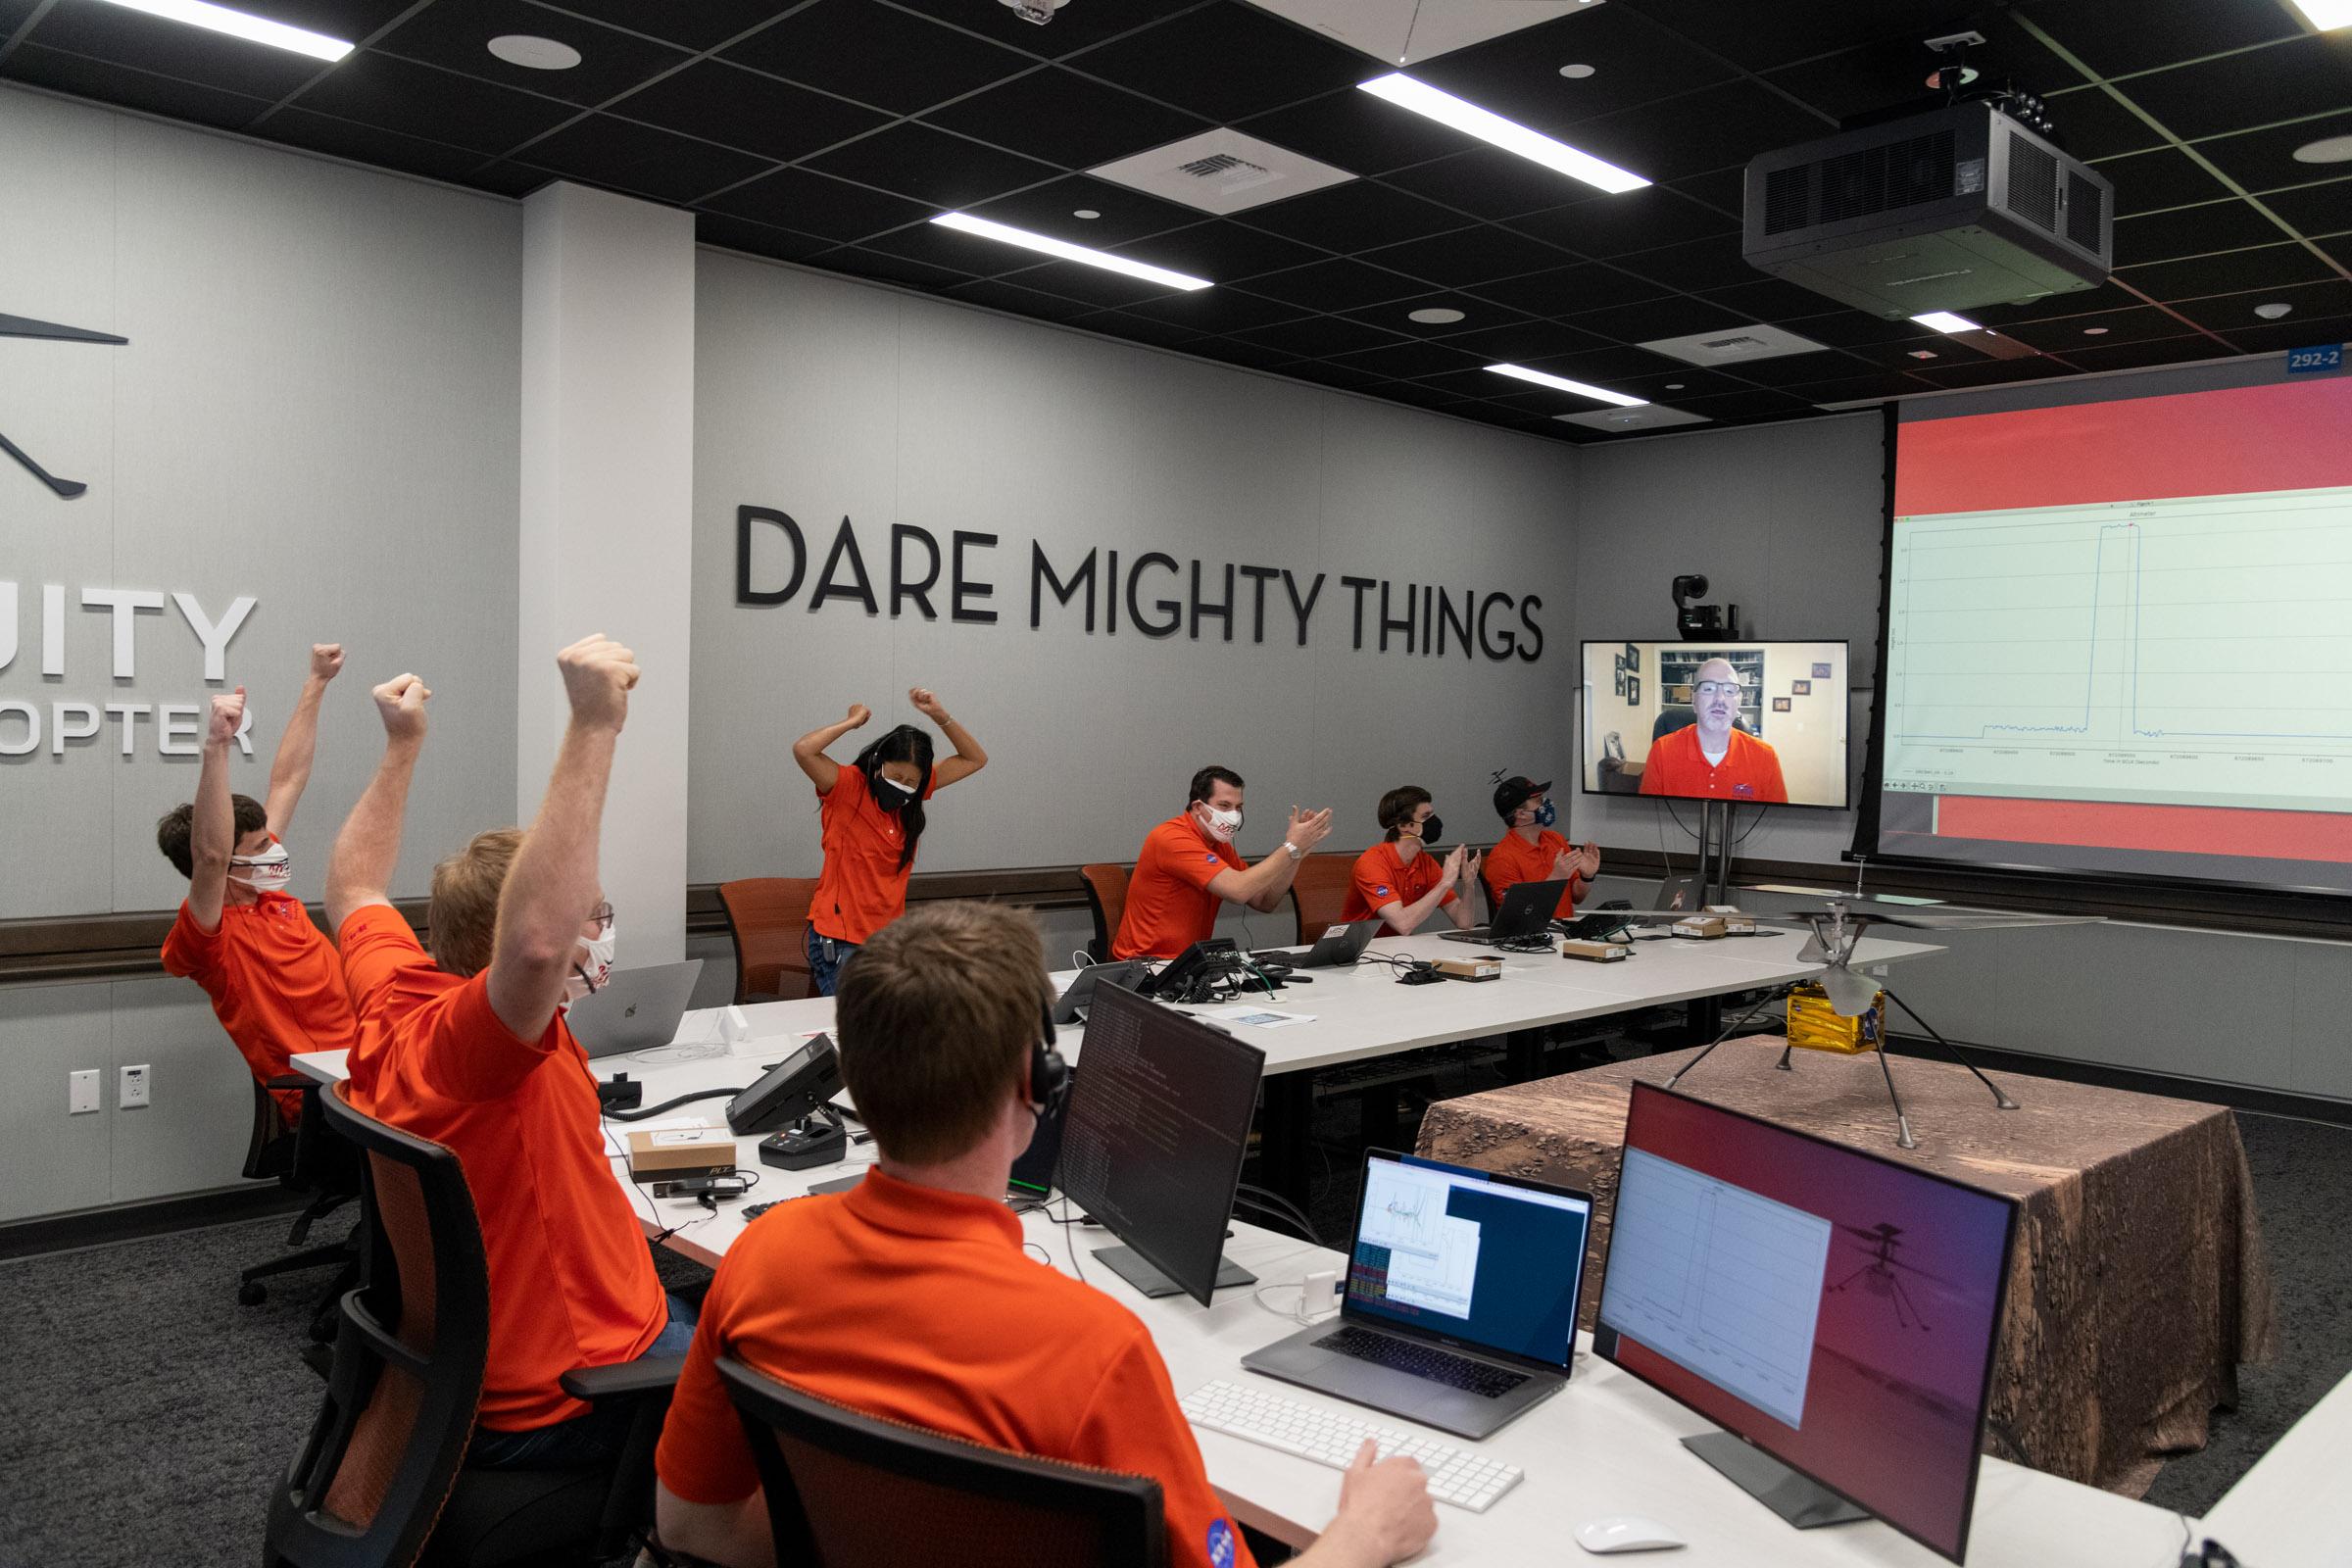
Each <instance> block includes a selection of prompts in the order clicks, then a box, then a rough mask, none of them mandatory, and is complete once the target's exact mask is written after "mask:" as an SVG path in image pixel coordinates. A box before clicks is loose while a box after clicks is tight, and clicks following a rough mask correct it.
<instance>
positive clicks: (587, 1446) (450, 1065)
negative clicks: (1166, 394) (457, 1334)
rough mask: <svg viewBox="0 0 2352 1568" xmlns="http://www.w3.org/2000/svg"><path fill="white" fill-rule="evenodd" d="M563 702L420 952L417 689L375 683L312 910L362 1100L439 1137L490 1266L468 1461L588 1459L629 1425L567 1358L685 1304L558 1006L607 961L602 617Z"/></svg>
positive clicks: (442, 885)
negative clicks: (358, 780) (346, 999)
mask: <svg viewBox="0 0 2352 1568" xmlns="http://www.w3.org/2000/svg"><path fill="white" fill-rule="evenodd" d="M557 663H558V665H559V666H560V667H561V668H562V670H563V673H564V692H565V695H566V696H567V697H568V699H569V701H570V706H571V721H570V723H569V724H568V725H567V726H566V727H565V729H564V740H563V744H562V747H561V749H560V750H559V751H558V752H557V754H556V767H555V774H554V776H553V777H552V778H551V779H550V780H549V781H548V786H547V795H546V798H545V799H544V800H543V801H542V802H541V803H540V807H539V816H538V819H537V820H536V821H534V822H533V823H532V824H531V827H530V831H529V832H527V833H524V832H520V831H517V830H515V829H513V828H504V829H499V830H496V831H493V832H489V833H481V834H476V835H475V836H474V838H473V839H472V841H471V842H470V843H468V844H467V845H466V848H465V849H463V850H461V851H460V852H459V853H457V854H456V855H453V856H451V857H450V858H448V859H445V860H443V861H442V862H441V863H440V864H438V865H436V866H435V867H433V888H432V902H431V905H430V906H429V907H428V908H427V911H426V916H425V918H426V924H427V929H428V930H430V932H431V933H432V941H433V946H432V953H431V956H427V955H426V954H425V951H424V950H423V949H422V948H421V947H419V946H418V945H417V937H416V934H415V933H414V932H413V931H411V930H410V929H409V923H408V921H407V920H405V919H403V918H402V917H401V915H400V913H399V912H398V911H397V910H395V909H394V908H393V907H392V902H391V899H390V897H389V894H388V892H387V888H388V886H389V884H390V881H391V877H392V871H393V867H394V866H395V865H397V864H398V863H399V860H400V838H401V821H402V818H403V816H404V815H405V814H406V812H407V807H408V795H409V781H410V779H411V777H412V776H413V775H414V773H415V772H416V767H417V753H418V751H419V750H420V749H421V747H422V745H423V742H424V725H425V719H424V705H425V700H426V699H427V698H428V697H430V696H431V695H432V694H431V693H430V692H428V691H427V690H426V689H425V687H424V683H423V682H421V681H419V680H418V679H417V677H416V676H414V675H401V676H398V677H397V678H395V679H393V680H389V681H386V682H385V683H384V684H383V685H381V686H378V687H376V688H375V692H374V696H375V705H376V710H377V712H378V713H379V714H380V715H381V717H382V718H383V721H384V736H385V741H384V757H383V760H382V761H381V762H380V763H379V764H378V765H377V767H376V771H375V777H374V778H373V779H371V780H370V781H369V782H368V788H367V790H366V792H365V793H363V794H362V795H361V797H360V801H359V804H358V805H357V806H355V807H353V808H352V812H351V816H350V819H349V820H348V821H346V822H345V823H344V824H343V831H342V833H341V834H340V835H339V836H338V837H337V838H336V840H335V852H334V858H333V859H332V861H331V862H330V863H329V864H328V866H327V884H326V904H327V913H328V915H329V916H330V917H331V918H332V919H333V920H334V921H335V922H336V930H337V931H338V933H339V935H340V939H341V943H342V948H343V971H344V978H345V980H346V982H347V983H348V984H349V986H350V988H351V998H352V1004H353V1005H354V1007H355V1008H356V1009H357V1011H358V1013H359V1018H360V1043H359V1045H358V1047H357V1048H356V1049H355V1050H354V1051H353V1052H352V1054H351V1067H350V1070H351V1082H350V1095H351V1099H352V1103H353V1104H355V1105H357V1106H358V1107H359V1108H360V1109H362V1110H364V1111H366V1112H368V1114H369V1115H371V1116H375V1117H377V1118H379V1119H380V1120H382V1121H385V1122H388V1123H390V1124H391V1125H393V1126H395V1127H399V1128H401V1129H403V1130H405V1131H407V1132H410V1133H414V1134H416V1135H417V1137H420V1138H427V1139H430V1140H432V1141H433V1142H434V1143H437V1144H441V1145H444V1146H446V1147H447V1148H449V1149H451V1150H453V1151H454V1152H456V1153H457V1156H458V1163H459V1165H460V1167H461V1168H462V1169H463V1171H464V1172H465V1176H466V1187H467V1188H468V1189H469V1190H470V1191H471V1192H472V1194H473V1202H474V1209H475V1211H476V1212H477V1213H478V1214H479V1215H480V1218H481V1225H482V1247H483V1250H484V1251H485V1252H486V1253H487V1254H488V1259H489V1265H490V1353H489V1359H488V1362H487V1364H486V1365H485V1366H484V1368H483V1371H482V1398H481V1405H480V1408H479V1413H478V1416H477V1418H476V1426H475V1431H474V1437H473V1444H472V1446H471V1448H470V1449H469V1450H468V1453H467V1460H468V1462H469V1463H472V1464H476V1465H485V1466H491V1467H512V1468H517V1469H560V1468H564V1467H565V1466H571V1465H586V1464H593V1463H595V1462H597V1461H599V1460H601V1459H603V1458H605V1457H607V1456H609V1455H610V1454H612V1453H613V1452H614V1451H615V1450H616V1449H617V1447H618V1445H619V1443H620V1442H621V1440H622V1439H623V1438H624V1437H625V1436H626V1420H627V1416H626V1413H625V1412H620V1411H609V1412H605V1413H600V1414H595V1415H592V1414H590V1413H589V1411H588V1406H587V1405H585V1404H583V1403H581V1402H580V1401H579V1400H577V1399H573V1398H571V1397H568V1396H567V1395H565V1394H564V1391H563V1389H562V1388H561V1387H560V1386H559V1380H560V1379H561V1378H562V1377H563V1375H564V1373H565V1372H568V1371H570V1370H571V1369H572V1368H573V1367H577V1366H609V1365H612V1364H613V1363H614V1362H619V1361H627V1360H632V1359H634V1358H636V1357H638V1356H641V1355H649V1354H654V1355H675V1354H678V1353H680V1352H682V1351H683V1350H684V1348H685V1346H686V1341H687V1330H688V1326H689V1325H690V1324H691V1322H692V1320H693V1312H692V1310H691V1309H690V1308H687V1307H686V1306H685V1305H684V1304H683V1303H680V1302H676V1301H672V1300H668V1299H664V1297H663V1296H662V1286H661V1282H660V1281H659V1280H658V1279H657V1278H656V1277H655V1274H654V1265H653V1258H652V1256H651V1255H650V1253H649V1252H648V1250H647V1249H646V1244H645V1238H644V1237H643V1235H642V1234H640V1233H639V1231H638V1229H637V1221H636V1216H635V1215H634V1214H633V1213H632V1212H631V1211H630V1208H629V1201H628V1200H627V1198H625V1197H624V1196H622V1193H621V1189H620V1186H619V1184H618V1183H616V1182H615V1181H613V1169H612V1166H611V1165H610V1164H609V1163H608V1162H607V1160H606V1157H605V1145H604V1131H603V1127H602V1112H601V1109H600V1107H599V1106H598V1104H597V1098H596V1079H595V1075H594V1073H593V1071H592V1070H591V1069H590V1067H589V1064H588V1057H587V1054H586V1053H584V1052H583V1051H581V1050H580V1047H579V1043H578V1042H577V1041H575V1040H573V1039H572V1037H571V1032H570V1031H569V1030H567V1029H566V1028H564V1019H563V1016H562V1013H561V1011H560V1008H561V1006H562V1005H563V1004H564V1002H565V1001H566V1000H567V999H568V998H570V997H574V996H578V995H584V994H586V993H587V992H589V991H593V990H595V989H597V988H598V987H600V986H602V985H603V984H604V981H605V978H606V976H607V975H609V974H610V973H611V971H612V966H613V909H612V906H610V905H608V904H606V903H605V902H604V899H603V894H602V892H601V891H600V882H599V879H598V875H597V834H598V830H599V827H600V825H601V823H602V820H603V817H604V809H605V788H606V784H607V783H608V781H609V780H610V779H611V777H612V773H613V746H614V743H615V742H616V741H617V740H618V739H619V737H620V728H621V724H622V722H623V721H624V720H625V719H626V718H627V716H628V692H629V688H630V687H632V686H634V685H636V684H637V673H638V672H637V664H636V661H635V660H634V658H633V657H632V656H631V655H630V653H629V651H628V650H627V649H626V648H623V647H621V646H620V645H619V644H618V643H615V642H612V641H610V640H608V639H606V638H605V637H603V636H601V635H599V636H593V637H586V638H583V639H581V640H580V641H579V642H576V643H574V644H572V645H571V646H570V647H569V648H566V649H564V652H563V653H562V654H561V655H559V656H558V658H557Z"/></svg>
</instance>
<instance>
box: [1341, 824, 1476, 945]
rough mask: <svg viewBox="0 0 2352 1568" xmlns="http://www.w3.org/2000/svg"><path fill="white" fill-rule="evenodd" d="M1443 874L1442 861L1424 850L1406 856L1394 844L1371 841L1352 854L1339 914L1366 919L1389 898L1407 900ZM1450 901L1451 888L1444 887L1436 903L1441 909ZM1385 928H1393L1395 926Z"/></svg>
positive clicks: (1403, 933) (1433, 884)
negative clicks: (1345, 899)
mask: <svg viewBox="0 0 2352 1568" xmlns="http://www.w3.org/2000/svg"><path fill="white" fill-rule="evenodd" d="M1445 874H1446V867H1445V865H1444V863H1443V862H1442V861H1440V860H1439V859H1438V858H1437V857H1436V856H1434V855H1432V854H1430V853H1429V852H1428V851H1427V850H1423V851H1422V852H1421V853H1420V854H1418V855H1416V856H1414V857H1413V858H1411V859H1410V860H1406V859H1405V858H1402V857H1401V856H1399V855H1398V854H1397V846H1396V845H1395V844H1392V843H1388V842H1386V841H1384V842H1382V843H1379V844H1375V845H1373V846H1372V847H1371V848H1370V849H1368V850H1366V851H1365V852H1364V853H1363V854H1361V855H1359V856H1357V857H1356V858H1355V870H1354V873H1353V874H1352V875H1351V876H1350V877H1349V879H1348V907H1346V908H1344V909H1342V910H1341V911H1340V918H1341V920H1343V921H1348V920H1369V919H1371V918H1372V916H1374V915H1376V914H1378V913H1379V912H1380V907H1381V906H1382V905H1384V904H1387V903H1389V902H1390V901H1391V900H1395V901H1396V902H1397V903H1398V904H1410V903H1412V902H1413V901H1414V900H1415V899H1417V898H1419V897H1421V895H1422V894H1424V893H1427V892H1428V891H1429V890H1430V889H1431V888H1434V887H1436V886H1437V885H1438V882H1439V881H1440V879H1441V878H1443V877H1444V876H1445ZM1452 902H1453V890H1452V889H1451V888H1447V889H1446V896H1445V897H1444V898H1442V899H1440V900H1439V901H1438V907H1439V908H1441V909H1443V908H1444V907H1446V906H1447V905H1448V904H1451V903H1452ZM1389 929H1390V930H1391V931H1397V928H1396V927H1395V926H1391V927H1389ZM1397 935H1398V936H1400V937H1409V936H1411V935H1412V933H1411V932H1410V931H1397Z"/></svg>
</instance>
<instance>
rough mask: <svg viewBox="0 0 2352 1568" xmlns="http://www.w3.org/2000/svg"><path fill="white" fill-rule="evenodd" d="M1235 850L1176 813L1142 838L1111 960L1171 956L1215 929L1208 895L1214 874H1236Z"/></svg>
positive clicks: (1212, 899) (1213, 906)
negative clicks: (1141, 845) (1224, 872)
mask: <svg viewBox="0 0 2352 1568" xmlns="http://www.w3.org/2000/svg"><path fill="white" fill-rule="evenodd" d="M1247 869H1248V866H1247V865H1245V864H1244V863H1243V860H1242V856H1241V852H1240V851H1238V850H1236V849H1235V848H1234V847H1233V846H1232V845H1230V844H1223V843H1219V842H1218V841H1217V840H1215V839H1212V838H1210V837H1209V836H1208V835H1207V834H1205V833H1203V832H1201V829H1200V828H1199V827H1198V826H1197V825H1196V824H1195V822H1194V820H1193V813H1192V812H1190V811H1179V812H1177V813H1176V814H1175V815H1174V816H1171V817H1169V818H1168V819H1167V820H1166V821H1165V822H1162V823H1160V824H1159V826H1157V827H1155V828H1153V829H1152V831H1151V832H1149V833H1147V834H1145V835H1144V847H1143V849H1142V850H1141V851H1139V852H1138V853H1137V855H1136V857H1135V871H1134V873H1133V874H1132V875H1130V876H1129V877H1128V878H1127V913H1126V915H1125V916H1124V917H1123V918H1122V919H1121V920H1120V921H1119V933H1118V935H1117V936H1116V937H1115V938H1113V939H1112V941H1111V944H1110V956H1112V957H1114V958H1173V957H1176V956H1179V955H1180V954H1182V953H1183V952H1184V950H1185V949H1187V948H1189V947H1191V946H1192V945H1193V944H1194V943H1196V942H1204V941H1206V940H1207V939H1208V938H1209V937H1210V936H1211V935H1213V934H1214V933H1215V931H1216V929H1217V905H1218V904H1219V903H1220V902H1221V901H1220V900H1219V899H1218V898H1217V896H1216V895H1215V894H1213V893H1211V892H1209V891H1208V884H1209V883H1210V882H1211V881H1212V880H1213V879H1214V878H1215V877H1216V874H1217V873H1218V872H1219V871H1242V870H1247Z"/></svg>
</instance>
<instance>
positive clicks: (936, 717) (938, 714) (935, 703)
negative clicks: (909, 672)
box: [907, 686, 948, 724]
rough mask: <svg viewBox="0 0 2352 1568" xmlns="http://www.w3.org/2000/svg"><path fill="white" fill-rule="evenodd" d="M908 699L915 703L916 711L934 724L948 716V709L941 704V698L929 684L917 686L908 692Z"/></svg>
mask: <svg viewBox="0 0 2352 1568" xmlns="http://www.w3.org/2000/svg"><path fill="white" fill-rule="evenodd" d="M907 701H908V702H910V703H912V704H913V705H914V711H916V712H918V713H920V714H922V715H923V716H924V717H925V718H927V719H929V720H931V722H932V723H934V724H936V723H938V722H939V721H940V720H941V719H943V718H945V717H947V716H948V711H947V710H946V709H945V708H942V707H941V706H940V703H939V699H938V698H937V697H936V696H934V695H932V691H931V688H930V687H928V686H917V687H915V688H914V689H913V690H912V691H910V692H908V693H907Z"/></svg>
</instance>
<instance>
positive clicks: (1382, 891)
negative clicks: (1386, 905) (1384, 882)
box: [1372, 886, 1389, 898]
mask: <svg viewBox="0 0 2352 1568" xmlns="http://www.w3.org/2000/svg"><path fill="white" fill-rule="evenodd" d="M1372 891H1373V892H1375V893H1377V894H1380V895H1381V896H1382V897H1384V898H1385V897H1387V896H1388V891H1389V890H1388V888H1387V887H1386V886H1382V887H1377V888H1374V889H1373V890H1372Z"/></svg>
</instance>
